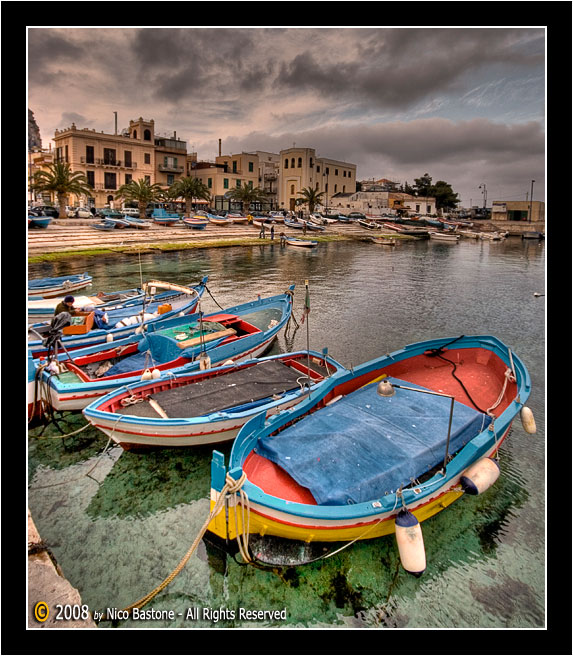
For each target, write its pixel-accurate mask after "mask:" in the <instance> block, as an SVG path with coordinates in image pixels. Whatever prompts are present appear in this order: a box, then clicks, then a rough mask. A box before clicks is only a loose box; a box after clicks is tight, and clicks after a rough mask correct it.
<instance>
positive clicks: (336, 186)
mask: <svg viewBox="0 0 573 656" xmlns="http://www.w3.org/2000/svg"><path fill="white" fill-rule="evenodd" d="M334 193H335V194H336V193H338V185H337V184H335V185H334Z"/></svg>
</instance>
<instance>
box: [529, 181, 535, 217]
mask: <svg viewBox="0 0 573 656" xmlns="http://www.w3.org/2000/svg"><path fill="white" fill-rule="evenodd" d="M534 182H535V180H532V181H531V196H530V198H529V223H531V212H532V207H531V206H532V204H533V183H534Z"/></svg>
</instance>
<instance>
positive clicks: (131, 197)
mask: <svg viewBox="0 0 573 656" xmlns="http://www.w3.org/2000/svg"><path fill="white" fill-rule="evenodd" d="M119 198H123V199H124V200H126V201H131V202H134V203H137V208H138V210H139V218H144V217H145V210H146V208H147V205H148V203H155V202H156V201H159V200H162V199H163V189H161V187H160V185H158V184H151V183H150V182H148V181H147V180H146V179H145V178H139V180H137V182H136V181H135V180H132V181H131V182H127V183H126V184H124V185H121V187H120V188H119V189H118V190H117V191H116V194H115V199H116V200H118V199H119Z"/></svg>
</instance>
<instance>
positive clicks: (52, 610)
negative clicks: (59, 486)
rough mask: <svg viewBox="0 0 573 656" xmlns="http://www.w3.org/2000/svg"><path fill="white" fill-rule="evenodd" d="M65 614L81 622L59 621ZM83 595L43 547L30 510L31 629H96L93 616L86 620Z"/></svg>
mask: <svg viewBox="0 0 573 656" xmlns="http://www.w3.org/2000/svg"><path fill="white" fill-rule="evenodd" d="M58 605H61V606H62V609H63V610H62V611H61V615H68V616H70V617H71V616H72V614H73V613H74V609H75V613H76V616H78V617H79V619H68V620H66V619H58V613H59V610H60V609H58ZM82 605H83V602H82V599H81V597H80V593H79V592H78V591H77V590H76V588H74V587H73V586H72V585H71V583H70V582H69V581H68V580H67V579H66V578H65V577H64V574H63V572H62V570H61V569H60V567H59V566H58V564H57V563H56V562H55V560H54V559H53V557H52V556H51V555H50V553H49V551H48V550H47V548H46V547H45V546H44V545H43V543H42V539H41V538H40V534H39V533H38V530H37V528H36V526H35V524H34V520H33V519H32V516H31V514H30V511H29V510H28V628H29V629H50V628H51V629H72V628H73V629H95V628H97V625H96V623H95V622H94V621H93V620H92V618H91V615H90V616H89V617H88V618H86V619H82V617H81V615H82V614H83V615H85V614H86V612H85V611H82V610H81V607H82Z"/></svg>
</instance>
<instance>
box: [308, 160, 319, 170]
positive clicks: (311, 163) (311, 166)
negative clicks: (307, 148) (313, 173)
mask: <svg viewBox="0 0 573 656" xmlns="http://www.w3.org/2000/svg"><path fill="white" fill-rule="evenodd" d="M309 166H310V168H313V166H314V162H313V161H312V157H311V158H310V162H309ZM316 170H317V171H318V169H316Z"/></svg>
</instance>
